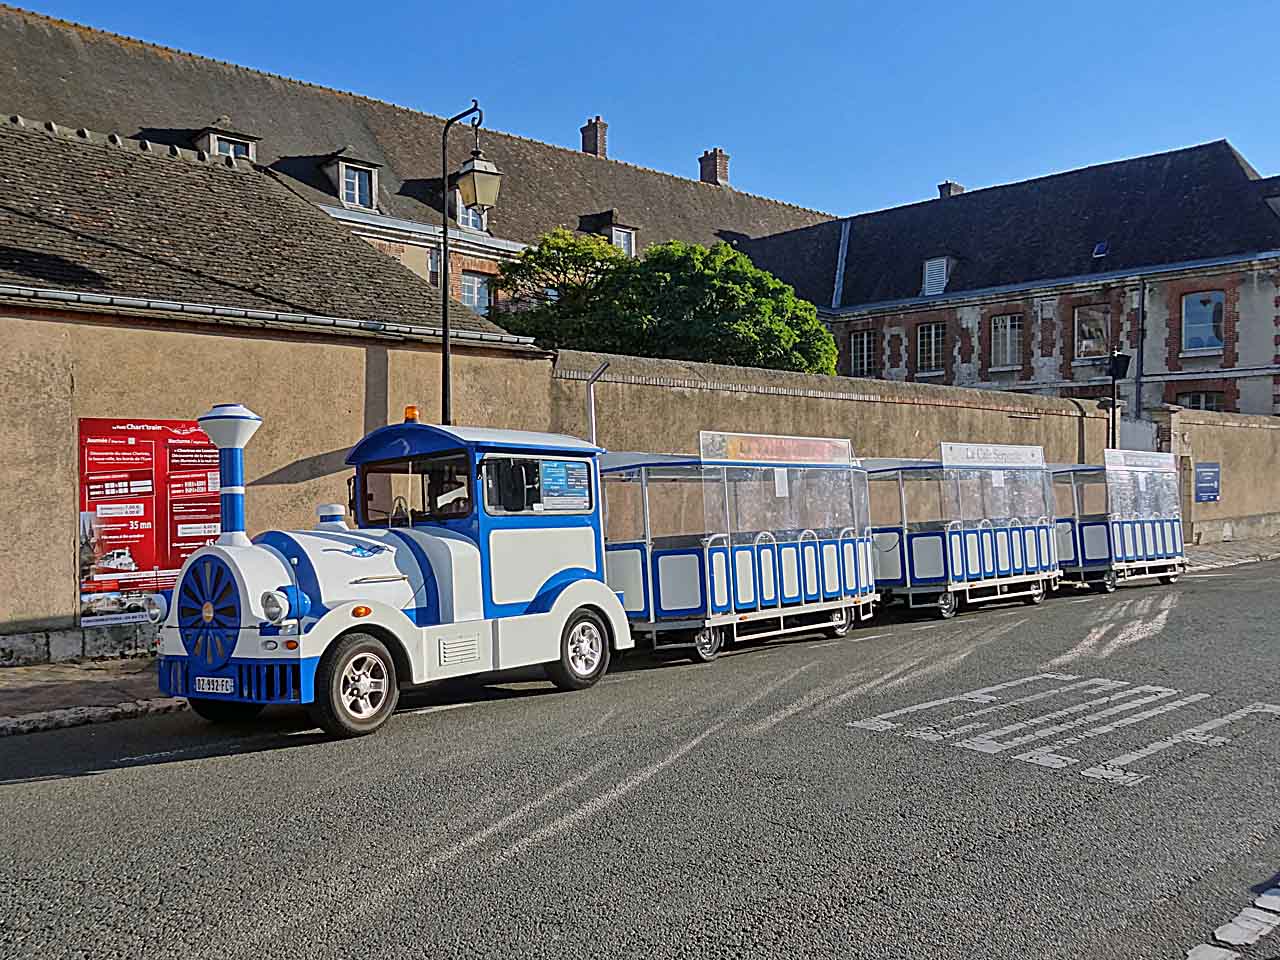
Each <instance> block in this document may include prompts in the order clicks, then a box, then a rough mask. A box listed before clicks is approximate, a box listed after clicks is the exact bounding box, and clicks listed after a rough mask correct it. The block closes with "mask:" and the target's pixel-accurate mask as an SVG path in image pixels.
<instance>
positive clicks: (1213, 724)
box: [1080, 703, 1280, 787]
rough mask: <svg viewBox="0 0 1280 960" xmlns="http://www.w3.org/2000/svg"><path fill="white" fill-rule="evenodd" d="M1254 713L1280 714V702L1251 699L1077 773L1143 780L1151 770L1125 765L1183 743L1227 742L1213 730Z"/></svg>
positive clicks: (1124, 781)
mask: <svg viewBox="0 0 1280 960" xmlns="http://www.w3.org/2000/svg"><path fill="white" fill-rule="evenodd" d="M1255 713H1266V714H1271V715H1273V716H1280V706H1276V705H1275V704H1270V703H1251V704H1249V706H1247V707H1241V708H1240V709H1239V710H1236V711H1235V712H1233V713H1229V714H1227V715H1226V716H1225V717H1218V718H1217V719H1216V720H1209V721H1207V722H1206V723H1201V724H1198V725H1197V726H1194V727H1191V728H1189V729H1187V730H1183V731H1182V732H1181V733H1175V734H1173V736H1170V737H1162V738H1161V739H1159V740H1157V741H1155V742H1154V743H1150V744H1147V746H1145V747H1143V748H1141V749H1140V750H1134V751H1133V752H1131V753H1122V754H1121V755H1120V756H1118V757H1115V758H1113V759H1111V760H1108V761H1106V762H1105V763H1100V764H1098V765H1097V766H1096V767H1090V768H1089V769H1088V770H1081V771H1080V776H1082V777H1091V778H1093V779H1095V780H1106V781H1107V782H1108V783H1113V784H1115V785H1117V786H1123V787H1131V786H1133V785H1135V784H1138V783H1142V782H1143V781H1144V780H1148V779H1150V776H1151V775H1150V774H1140V773H1130V772H1128V771H1127V770H1125V769H1124V768H1125V767H1127V766H1129V765H1130V764H1132V763H1137V762H1138V761H1139V760H1145V759H1146V758H1147V757H1150V756H1153V755H1154V754H1157V753H1159V752H1160V751H1162V750H1168V749H1169V748H1170V747H1176V746H1178V745H1179V744H1183V743H1195V744H1200V745H1202V746H1206V747H1220V746H1222V745H1223V744H1225V743H1230V742H1231V738H1230V737H1220V736H1210V734H1211V733H1212V731H1214V730H1218V729H1220V728H1222V727H1225V726H1227V725H1228V724H1231V723H1235V722H1236V721H1237V720H1243V719H1244V718H1245V717H1248V716H1251V715H1252V714H1255Z"/></svg>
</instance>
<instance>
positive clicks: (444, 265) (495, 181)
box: [440, 100, 502, 426]
mask: <svg viewBox="0 0 1280 960" xmlns="http://www.w3.org/2000/svg"><path fill="white" fill-rule="evenodd" d="M467 117H473V119H472V121H471V129H472V131H473V132H474V133H475V138H476V139H475V148H474V149H473V150H472V151H471V157H470V159H468V160H467V162H466V163H464V164H463V165H462V168H461V169H460V170H459V171H458V174H457V176H456V177H455V178H454V182H455V183H456V185H457V189H458V196H459V200H460V206H461V207H474V208H477V209H479V210H481V211H484V210H488V209H489V208H490V207H492V206H494V205H495V204H496V203H497V202H498V189H499V188H500V187H501V185H502V173H501V171H499V170H498V168H497V167H496V166H495V165H494V164H493V163H492V161H489V160H486V159H485V157H484V154H483V153H481V152H480V125H481V124H482V123H484V111H483V110H481V109H480V104H479V102H478V101H476V100H472V101H471V106H470V107H468V108H467V109H466V110H463V111H462V112H461V113H459V114H456V115H454V116H452V117H450V118H449V119H448V120H446V121H445V123H444V132H443V133H442V134H441V136H440V340H441V344H440V423H441V424H443V425H444V426H449V425H451V424H452V423H453V393H452V389H451V380H450V361H451V359H452V358H451V354H450V342H449V181H450V177H449V130H450V129H451V128H452V127H453V125H454V124H455V123H457V122H458V121H459V120H465V119H466V118H467Z"/></svg>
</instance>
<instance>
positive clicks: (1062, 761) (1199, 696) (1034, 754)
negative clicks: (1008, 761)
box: [1013, 693, 1209, 769]
mask: <svg viewBox="0 0 1280 960" xmlns="http://www.w3.org/2000/svg"><path fill="white" fill-rule="evenodd" d="M1208 698H1209V694H1207V693H1193V694H1191V695H1190V696H1188V697H1181V698H1179V699H1177V700H1174V701H1173V702H1172V703H1162V704H1161V705H1160V706H1158V707H1152V708H1151V709H1150V710H1143V711H1142V712H1141V713H1135V714H1133V715H1132V716H1128V717H1121V718H1120V719H1119V720H1117V721H1116V722H1115V723H1108V724H1107V725H1105V726H1102V727H1096V728H1094V729H1093V730H1086V731H1085V732H1084V733H1082V734H1080V735H1079V736H1075V737H1067V738H1065V739H1063V740H1058V741H1057V742H1055V743H1050V744H1046V745H1045V746H1043V747H1037V748H1036V749H1034V750H1032V751H1030V752H1028V753H1020V754H1018V755H1017V756H1016V757H1014V758H1013V759H1015V760H1022V761H1025V762H1026V763H1034V764H1038V765H1039V766H1042V767H1053V768H1054V769H1061V768H1062V767H1069V766H1071V764H1073V763H1079V762H1080V760H1079V758H1077V757H1066V756H1063V755H1062V754H1060V753H1058V751H1059V750H1065V749H1066V748H1067V747H1074V746H1075V745H1076V744H1078V743H1084V742H1085V741H1086V740H1092V739H1093V738H1094V737H1101V736H1105V735H1106V734H1108V733H1114V732H1115V731H1116V730H1120V729H1121V728H1123V727H1128V726H1132V725H1133V724H1135V723H1141V722H1142V721H1143V720H1150V719H1151V718H1152V717H1158V716H1160V715H1161V714H1164V713H1169V712H1170V711H1172V710H1178V709H1181V708H1182V707H1186V706H1190V705H1191V704H1193V703H1199V702H1200V701H1201V700H1207V699H1208Z"/></svg>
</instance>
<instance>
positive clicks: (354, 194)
mask: <svg viewBox="0 0 1280 960" xmlns="http://www.w3.org/2000/svg"><path fill="white" fill-rule="evenodd" d="M342 202H343V203H345V204H347V205H348V206H351V207H365V208H367V209H370V210H372V209H373V171H372V170H370V169H369V168H368V167H357V166H356V165H355V164H351V163H344V164H342Z"/></svg>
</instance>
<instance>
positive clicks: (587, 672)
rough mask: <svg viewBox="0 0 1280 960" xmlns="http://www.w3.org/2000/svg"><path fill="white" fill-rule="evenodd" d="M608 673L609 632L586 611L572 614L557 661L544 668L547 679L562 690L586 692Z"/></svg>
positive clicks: (561, 636)
mask: <svg viewBox="0 0 1280 960" xmlns="http://www.w3.org/2000/svg"><path fill="white" fill-rule="evenodd" d="M608 669H609V631H608V630H607V629H606V628H605V625H604V622H603V621H602V620H601V619H600V617H599V616H597V615H596V614H595V613H592V612H591V611H590V610H588V609H587V608H586V607H579V608H578V609H577V610H575V611H574V613H573V616H571V617H570V618H569V622H568V623H566V624H565V625H564V632H563V633H561V634H560V659H559V660H555V661H553V662H551V663H548V664H547V666H546V672H547V679H548V680H550V681H551V682H552V683H554V684H555V685H556V686H557V687H559V688H560V689H561V690H585V689H587V687H593V686H595V684H596V682H597V681H598V680H599V679H600V678H601V677H603V676H604V675H605V672H606V671H607V670H608Z"/></svg>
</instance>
